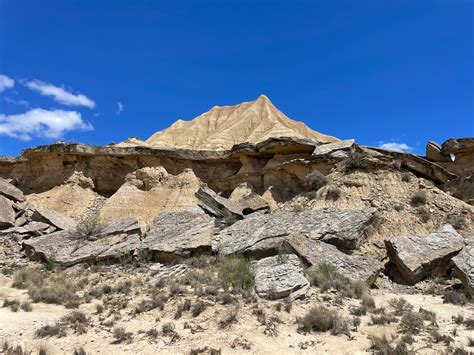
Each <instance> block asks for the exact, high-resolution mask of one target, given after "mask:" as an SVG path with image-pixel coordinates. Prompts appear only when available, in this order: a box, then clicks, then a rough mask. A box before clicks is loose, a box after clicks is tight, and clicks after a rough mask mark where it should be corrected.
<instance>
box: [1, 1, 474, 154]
mask: <svg viewBox="0 0 474 355" xmlns="http://www.w3.org/2000/svg"><path fill="white" fill-rule="evenodd" d="M473 19H474V1H471V0H444V1H435V0H410V1H403V0H397V1H380V0H377V1H375V0H374V1H372V0H365V1H356V0H351V1H349V0H347V1H329V0H327V1H326V0H320V1H286V2H283V1H179V2H173V1H166V2H160V1H138V0H134V1H132V0H128V1H123V0H113V1H112V0H110V1H98V0H95V1H88V0H82V1H78V0H77V1H71V0H57V1H47V0H45V1H37V0H35V1H33V0H32V1H24V0H0V74H1V75H3V76H1V77H0V91H1V92H0V155H17V154H19V153H20V151H21V150H22V149H25V148H27V147H30V146H34V145H40V144H47V143H51V142H54V141H56V140H60V139H62V140H74V141H81V142H85V143H90V144H108V143H110V142H113V141H115V142H119V141H121V140H124V139H126V138H128V137H130V136H138V137H140V138H142V139H146V138H148V137H149V136H150V135H152V134H153V133H154V132H156V131H158V130H161V129H163V128H166V127H167V126H169V125H170V124H171V123H172V122H174V121H175V120H176V119H179V118H181V119H191V118H193V117H195V116H197V115H199V114H201V113H203V112H205V111H207V110H208V109H210V108H211V107H212V106H214V105H230V104H236V103H239V102H242V101H250V100H254V99H256V98H257V97H258V96H259V95H260V94H266V95H267V96H269V97H270V99H271V100H272V101H273V103H274V104H275V105H276V106H277V107H278V108H280V109H281V110H282V111H283V112H284V113H286V114H287V115H288V116H289V117H291V118H294V119H297V120H301V121H304V122H306V124H308V125H309V126H310V127H311V128H313V129H315V130H317V131H320V132H323V133H326V134H330V135H333V136H336V137H339V138H355V139H356V141H357V142H358V143H360V144H366V145H376V146H377V145H381V144H383V143H396V144H398V146H401V145H402V144H405V145H406V146H407V147H411V149H412V151H413V152H415V153H420V154H423V152H424V147H425V144H426V142H427V141H428V140H429V139H431V140H435V141H438V142H442V141H444V140H446V139H448V138H450V137H462V136H474V107H473V102H474V101H473V99H474V84H473V82H474V79H473V63H474V56H473V48H474V46H473V44H474V43H473ZM118 103H120V104H118ZM119 105H120V107H119ZM402 147H403V146H402Z"/></svg>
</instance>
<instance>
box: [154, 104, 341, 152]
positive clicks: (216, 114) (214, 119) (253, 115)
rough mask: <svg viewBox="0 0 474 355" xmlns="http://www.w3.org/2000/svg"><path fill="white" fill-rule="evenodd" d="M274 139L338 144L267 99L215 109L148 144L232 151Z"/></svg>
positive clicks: (156, 136) (160, 133) (173, 128)
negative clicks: (232, 149)
mask: <svg viewBox="0 0 474 355" xmlns="http://www.w3.org/2000/svg"><path fill="white" fill-rule="evenodd" d="M272 137H294V138H310V139H315V140H317V141H319V142H324V143H327V142H334V141H337V139H336V138H334V137H330V136H326V135H324V134H321V133H318V132H315V131H313V130H312V129H310V128H308V127H307V126H306V125H305V124H304V123H303V122H296V121H293V120H291V119H289V118H288V117H286V116H285V115H284V114H283V113H282V112H281V111H280V110H278V109H277V108H276V107H275V106H274V105H273V104H272V103H271V101H270V100H269V99H268V97H266V96H265V95H261V96H260V97H259V98H258V99H257V100H255V101H252V102H244V103H241V104H238V105H235V106H222V107H220V106H214V107H213V108H212V109H211V110H210V111H209V112H206V113H204V114H202V115H200V116H198V117H196V118H195V119H193V120H191V121H182V120H178V121H176V122H175V123H174V124H173V125H172V126H171V127H169V128H167V129H165V130H163V131H160V132H157V133H155V134H154V135H152V136H151V137H150V138H149V139H148V140H147V141H146V143H147V144H148V145H150V146H155V147H174V148H186V149H198V150H228V149H231V148H232V146H233V145H235V144H239V143H242V142H250V143H258V142H261V141H264V140H266V139H268V138H272Z"/></svg>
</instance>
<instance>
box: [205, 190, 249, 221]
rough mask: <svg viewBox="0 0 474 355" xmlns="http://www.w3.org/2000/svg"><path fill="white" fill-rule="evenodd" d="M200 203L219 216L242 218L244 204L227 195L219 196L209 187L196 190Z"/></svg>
mask: <svg viewBox="0 0 474 355" xmlns="http://www.w3.org/2000/svg"><path fill="white" fill-rule="evenodd" d="M196 197H197V199H198V205H199V206H200V207H201V208H203V209H204V210H206V211H207V212H209V213H210V214H212V215H213V216H216V217H217V218H225V219H233V220H234V219H242V218H243V213H242V206H240V205H239V204H238V203H235V202H232V201H230V200H228V199H226V198H225V197H222V196H219V195H218V194H216V193H215V192H214V191H213V190H211V189H209V188H207V187H201V188H200V189H199V190H198V191H197V192H196Z"/></svg>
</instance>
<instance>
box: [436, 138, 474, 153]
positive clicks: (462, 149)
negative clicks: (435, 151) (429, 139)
mask: <svg viewBox="0 0 474 355" xmlns="http://www.w3.org/2000/svg"><path fill="white" fill-rule="evenodd" d="M441 152H442V153H443V154H445V155H447V154H458V153H467V152H473V153H474V138H473V137H468V138H451V139H448V140H447V141H446V142H444V143H443V144H442V145H441Z"/></svg>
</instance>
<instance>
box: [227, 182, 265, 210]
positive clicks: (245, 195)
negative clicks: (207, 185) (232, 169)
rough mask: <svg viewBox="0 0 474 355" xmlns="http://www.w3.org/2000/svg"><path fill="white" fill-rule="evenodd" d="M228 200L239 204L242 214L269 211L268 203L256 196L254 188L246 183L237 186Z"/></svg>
mask: <svg viewBox="0 0 474 355" xmlns="http://www.w3.org/2000/svg"><path fill="white" fill-rule="evenodd" d="M229 200H230V201H232V202H236V203H238V204H240V205H241V206H242V213H243V214H250V213H253V212H257V211H262V210H269V209H270V205H269V204H268V202H267V201H265V200H264V199H263V198H262V196H260V195H259V194H257V193H256V192H255V190H254V187H253V186H252V185H251V184H249V183H247V182H244V183H242V184H240V185H238V186H237V187H236V188H235V189H234V191H232V193H231V195H230V196H229Z"/></svg>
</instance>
